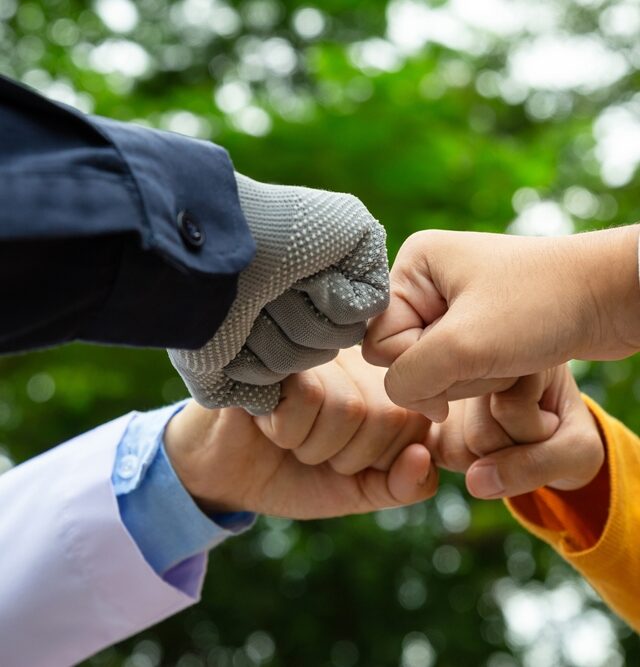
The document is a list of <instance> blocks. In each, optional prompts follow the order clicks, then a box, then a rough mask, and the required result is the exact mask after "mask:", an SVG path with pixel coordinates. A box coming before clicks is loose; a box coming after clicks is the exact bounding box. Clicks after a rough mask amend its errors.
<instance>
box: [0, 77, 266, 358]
mask: <svg viewBox="0 0 640 667" xmlns="http://www.w3.org/2000/svg"><path fill="white" fill-rule="evenodd" d="M0 204H1V206H0V278H1V280H0V298H1V300H2V303H3V307H4V310H3V313H4V315H3V321H2V331H0V352H11V351H16V350H23V349H29V348H34V347H42V346H46V345H53V344H57V343H62V342H66V341H70V340H74V339H80V340H87V341H94V342H104V343H120V344H129V345H140V346H154V347H180V348H197V347H199V346H201V345H203V344H204V343H205V342H206V341H207V340H208V339H209V338H210V337H211V336H212V335H213V333H214V332H215V330H216V329H217V328H218V326H219V324H220V323H221V322H222V319H223V318H224V316H225V314H226V312H227V310H228V309H229V307H230V305H231V303H232V301H233V299H234V296H235V290H236V283H237V278H238V274H239V273H240V271H241V270H242V269H244V268H245V266H246V265H247V264H248V263H249V261H250V260H251V258H252V256H253V251H254V244H253V241H252V239H251V235H250V233H249V229H248V227H247V224H246V221H245V219H244V216H243V213H242V210H241V208H240V203H239V200H238V194H237V188H236V181H235V177H234V173H233V168H232V165H231V162H230V160H229V158H228V156H227V154H226V153H225V152H224V151H223V150H222V149H221V148H219V147H217V146H215V145H213V144H210V143H207V142H202V141H196V140H193V139H189V138H187V137H182V136H180V135H176V134H171V133H168V132H156V131H152V130H148V129H146V128H142V127H138V126H135V125H130V124H126V123H116V122H113V121H109V120H106V119H102V118H96V117H88V116H85V115H83V114H80V113H79V112H76V111H74V110H72V109H69V108H67V107H64V106H61V105H58V104H54V103H52V102H50V101H48V100H46V99H44V98H43V97H41V96H39V95H37V94H35V93H33V92H31V91H29V90H27V89H26V88H23V87H22V86H19V85H18V84H16V83H14V82H11V81H9V80H8V79H5V78H2V77H0ZM184 212H187V214H188V215H189V216H191V220H190V221H191V222H192V223H193V224H195V225H197V228H198V230H199V231H200V233H201V235H202V236H201V240H202V243H201V244H200V245H198V242H199V241H198V239H197V238H196V236H197V230H196V228H195V227H192V226H186V223H185V217H184V215H185V214H184ZM181 227H182V228H183V229H182V231H181ZM203 304H207V307H206V308H203Z"/></svg>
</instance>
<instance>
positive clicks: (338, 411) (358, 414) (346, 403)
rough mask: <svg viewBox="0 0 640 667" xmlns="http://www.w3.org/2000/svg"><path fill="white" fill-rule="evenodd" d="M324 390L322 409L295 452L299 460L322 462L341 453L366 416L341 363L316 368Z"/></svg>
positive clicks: (353, 385) (360, 395) (363, 407)
mask: <svg viewBox="0 0 640 667" xmlns="http://www.w3.org/2000/svg"><path fill="white" fill-rule="evenodd" d="M314 372H315V373H316V375H317V376H318V378H320V381H321V382H322V384H323V386H324V388H325V394H324V400H323V403H322V407H321V408H320V411H319V413H318V416H317V417H316V419H315V421H314V423H313V427H312V428H311V431H310V432H309V434H308V435H307V437H306V438H305V440H304V442H303V443H302V444H301V445H300V446H299V447H298V448H297V449H296V450H294V454H295V456H296V458H297V459H298V461H300V462H301V463H306V464H308V465H318V464H319V463H323V462H325V461H327V460H329V459H330V458H332V457H333V456H335V455H336V454H337V453H338V452H340V451H341V450H342V449H343V448H344V447H345V446H346V445H347V444H348V443H349V441H350V440H351V439H352V438H353V436H354V434H355V433H356V432H357V431H358V429H359V428H360V426H361V424H362V423H363V422H364V420H365V419H366V416H367V405H366V403H365V401H364V399H363V397H362V394H361V393H360V391H359V390H358V388H357V387H356V385H355V384H354V383H353V381H352V380H351V379H350V378H349V376H348V375H347V374H346V373H345V372H344V370H343V369H342V368H340V366H339V365H338V364H327V365H325V366H320V367H319V368H316V369H315V371H314Z"/></svg>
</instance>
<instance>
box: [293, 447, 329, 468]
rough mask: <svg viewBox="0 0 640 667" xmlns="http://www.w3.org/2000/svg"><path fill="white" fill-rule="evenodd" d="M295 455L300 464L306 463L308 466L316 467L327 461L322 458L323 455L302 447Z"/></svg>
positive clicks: (295, 451)
mask: <svg viewBox="0 0 640 667" xmlns="http://www.w3.org/2000/svg"><path fill="white" fill-rule="evenodd" d="M293 454H294V456H295V457H296V458H297V459H298V461H300V463H304V464H305V465H308V466H316V465H319V464H320V463H323V462H324V461H325V459H324V458H322V454H321V453H319V452H317V451H314V450H312V449H308V448H306V447H300V448H299V449H296V450H294V452H293Z"/></svg>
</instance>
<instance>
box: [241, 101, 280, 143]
mask: <svg viewBox="0 0 640 667" xmlns="http://www.w3.org/2000/svg"><path fill="white" fill-rule="evenodd" d="M232 123H233V125H234V127H235V128H236V129H238V130H240V131H241V132H244V133H245V134H250V135H251V136H253V137H263V136H264V135H265V134H269V132H270V131H271V125H272V123H271V117H270V116H269V114H268V113H267V112H266V111H265V110H264V109H261V108H260V107H256V106H248V107H245V108H244V109H241V110H240V111H238V112H237V113H235V114H233V116H232Z"/></svg>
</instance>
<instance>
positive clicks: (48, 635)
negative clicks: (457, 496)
mask: <svg viewBox="0 0 640 667" xmlns="http://www.w3.org/2000/svg"><path fill="white" fill-rule="evenodd" d="M174 412H175V409H174V408H169V409H165V410H164V411H161V412H160V413H158V414H157V415H156V416H153V413H149V414H147V415H146V416H144V419H140V416H132V415H129V416H127V417H122V418H121V419H118V420H116V421H114V422H112V423H110V424H107V425H105V426H101V427H100V428H98V429H96V430H94V431H92V432H90V433H87V434H85V435H83V436H81V437H79V438H76V439H75V440H72V441H71V442H69V443H66V444H64V445H61V446H60V447H57V448H56V449H53V450H51V451H49V452H47V453H46V454H43V455H42V456H39V457H37V458H35V459H33V460H31V461H29V462H27V463H25V464H23V465H21V466H18V467H17V468H15V469H13V470H11V471H9V472H8V473H5V474H4V475H2V476H0V503H1V504H2V507H3V511H2V515H1V516H0V543H2V544H4V545H10V548H6V549H2V550H1V551H0V569H1V570H2V571H3V572H5V573H10V576H4V577H2V578H0V664H1V665H2V667H23V665H29V667H66V666H67V665H70V664H75V663H77V662H79V661H80V660H82V659H84V658H86V657H88V656H89V655H91V654H93V653H95V652H96V651H98V650H100V649H101V648H103V647H105V646H108V645H109V644H112V643H114V642H116V641H119V640H121V639H124V638H125V637H128V636H130V635H132V634H135V633H136V632H139V631H140V630H142V629H144V628H146V627H149V626H151V625H153V624H155V623H157V622H159V621H160V620H162V619H164V618H166V617H167V616H170V615H171V614H174V613H176V612H178V611H180V610H181V609H183V608H185V607H187V606H189V605H191V604H193V603H194V602H196V601H197V599H198V597H199V595H200V590H201V584H202V579H203V577H204V571H205V567H206V551H207V550H208V549H210V548H212V547H214V546H216V545H217V544H219V543H220V542H221V541H222V540H223V539H224V538H225V537H227V536H228V535H230V534H231V533H232V532H235V531H236V530H237V529H238V528H239V529H242V528H244V527H247V525H248V523H249V522H250V520H251V517H250V516H248V515H247V514H246V512H260V513H266V514H274V515H279V516H284V517H289V518H304V519H307V518H308V519H310V518H326V517H335V516H342V515H347V514H355V513H361V512H370V511H374V510H377V509H382V508H385V507H390V506H398V505H403V504H408V503H413V502H418V501H420V500H424V499H426V498H428V497H430V496H431V495H433V493H434V492H435V487H436V484H437V472H436V471H435V469H433V468H431V467H430V458H429V454H428V452H427V451H426V449H425V448H424V446H423V445H422V444H421V442H422V440H423V439H424V435H425V429H426V420H424V418H422V417H421V416H420V415H412V414H409V413H407V412H406V411H405V410H403V409H402V408H397V407H395V406H393V405H392V404H391V403H390V401H389V400H388V399H387V397H386V394H385V393H384V388H383V385H382V377H381V371H380V370H379V369H375V368H372V367H370V366H368V365H367V364H365V363H364V362H363V360H362V358H361V356H360V352H359V350H350V351H347V352H344V353H342V355H341V357H339V359H338V361H334V362H332V363H330V364H327V365H325V366H322V367H320V368H318V369H316V370H313V371H308V372H307V373H303V374H301V375H299V376H295V377H291V378H289V379H288V380H286V381H285V383H284V398H283V401H282V403H281V405H280V406H279V408H278V410H276V412H275V413H274V414H273V415H272V417H261V418H258V419H254V418H253V417H251V416H250V415H248V414H247V413H246V412H245V411H244V410H241V409H237V408H234V409H224V410H213V411H212V410H206V409H204V408H202V407H200V406H199V405H197V404H196V403H194V402H193V401H191V402H189V403H188V404H187V405H186V407H185V408H184V409H183V410H181V411H179V412H178V413H177V414H175V416H172V415H173V413H174ZM150 418H151V421H150ZM167 419H169V421H168V425H167V428H166V431H164V428H163V427H164V424H165V423H166V420H167ZM154 424H155V426H154ZM158 429H159V430H160V433H162V432H163V431H164V437H163V440H164V442H163V443H161V442H160V439H159V438H158V437H157V436H158ZM148 438H150V440H148ZM165 451H166V453H167V457H166V458H165V456H164V453H165ZM127 456H132V457H133V459H135V460H132V459H129V460H127V459H126V457H127ZM303 461H304V462H303ZM312 464H318V465H312ZM338 470H339V471H341V472H342V473H345V474H341V473H340V472H337V471H338ZM168 501H169V502H168ZM194 501H195V502H194ZM196 502H197V506H196V504H195V503H196ZM181 512H184V513H181ZM238 512H240V513H242V514H241V515H240V516H238V515H237V514H235V513H238ZM221 513H226V515H224V516H221ZM229 513H231V516H230V514H229ZM233 514H235V516H233ZM211 517H215V518H216V522H214V521H212V519H211ZM185 522H187V523H189V524H190V525H188V526H185V525H184V524H185ZM196 524H197V530H196Z"/></svg>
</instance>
